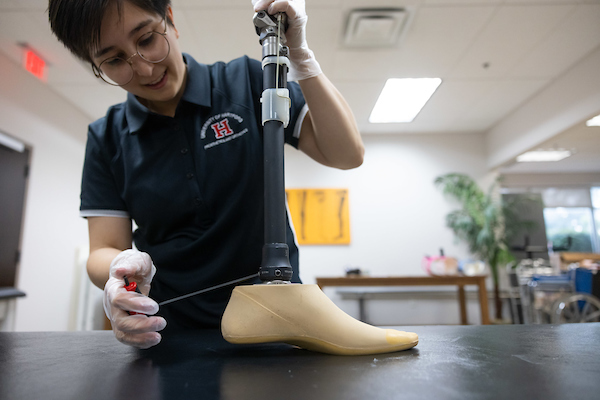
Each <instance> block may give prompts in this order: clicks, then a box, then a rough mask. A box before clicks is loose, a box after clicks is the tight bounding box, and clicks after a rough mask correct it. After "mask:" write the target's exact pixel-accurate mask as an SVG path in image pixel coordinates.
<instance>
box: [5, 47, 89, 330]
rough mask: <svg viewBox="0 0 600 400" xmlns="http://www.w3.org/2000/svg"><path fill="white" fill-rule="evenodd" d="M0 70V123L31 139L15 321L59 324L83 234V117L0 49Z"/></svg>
mask: <svg viewBox="0 0 600 400" xmlns="http://www.w3.org/2000/svg"><path fill="white" fill-rule="evenodd" d="M0 71H1V72H2V79H0V130H2V131H4V132H6V133H8V134H10V135H12V136H14V137H16V138H17V139H19V140H21V141H23V142H25V143H26V144H27V145H29V146H31V147H32V159H31V169H30V176H29V185H28V192H27V199H26V204H25V221H24V228H23V229H24V230H23V242H22V257H21V264H20V268H19V271H18V278H17V279H18V280H17V287H18V288H19V289H21V290H22V291H24V292H25V293H27V297H25V298H21V299H18V300H17V307H16V321H15V329H16V330H18V331H53V330H59V331H60V330H66V329H67V327H68V319H69V309H70V307H71V302H72V301H73V290H72V288H73V285H74V282H73V276H74V268H75V256H76V248H77V247H78V246H80V245H85V244H87V241H88V239H87V225H86V224H85V221H84V220H83V219H81V218H79V215H78V209H79V188H80V180H81V169H82V166H83V156H84V147H85V134H86V132H87V124H88V123H89V122H90V121H89V119H88V118H87V117H85V116H84V115H83V114H82V113H81V112H79V111H77V110H76V109H74V108H73V107H72V106H71V105H70V104H69V103H67V102H66V101H65V100H64V99H62V98H61V97H59V96H57V95H55V94H54V93H53V92H52V91H50V90H49V89H48V88H47V87H46V86H45V85H44V84H43V83H41V82H39V81H38V80H37V79H36V78H34V77H33V76H31V75H29V74H28V73H27V72H25V71H23V70H21V69H20V68H19V67H18V66H16V65H14V64H13V63H12V61H10V60H8V59H7V58H6V57H4V56H3V55H1V54H0Z"/></svg>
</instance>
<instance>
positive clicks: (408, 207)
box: [285, 135, 487, 283]
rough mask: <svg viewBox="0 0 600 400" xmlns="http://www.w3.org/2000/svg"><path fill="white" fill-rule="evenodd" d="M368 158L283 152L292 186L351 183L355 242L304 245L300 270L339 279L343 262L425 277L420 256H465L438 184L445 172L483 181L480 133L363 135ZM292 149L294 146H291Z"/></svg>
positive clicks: (307, 275) (374, 271) (309, 278)
mask: <svg viewBox="0 0 600 400" xmlns="http://www.w3.org/2000/svg"><path fill="white" fill-rule="evenodd" d="M363 139H364V142H365V147H366V153H365V161H364V163H363V165H362V166H361V167H359V168H357V169H354V170H349V171H340V170H336V169H332V168H327V167H324V166H321V165H320V164H317V163H315V162H314V161H312V160H310V159H309V158H308V157H306V156H305V155H304V154H303V153H301V152H299V151H296V150H294V149H286V155H285V156H286V186H287V187H288V188H348V189H349V191H350V200H349V202H350V229H351V244H350V245H348V246H301V249H300V270H301V272H300V275H301V278H302V279H303V281H304V282H305V283H314V282H315V277H316V276H340V275H342V274H343V273H344V267H346V266H353V267H360V268H361V269H364V270H368V271H369V272H370V273H371V275H424V274H425V272H424V271H423V270H422V269H421V259H422V257H423V256H424V255H436V254H438V251H439V249H440V248H444V251H445V253H446V255H453V256H456V257H459V258H463V257H466V256H467V255H468V254H467V252H466V249H465V247H464V246H462V245H460V244H456V243H455V241H454V236H453V234H452V232H451V231H450V230H449V229H448V228H446V227H445V216H446V214H447V213H448V212H449V211H451V210H452V209H453V208H454V206H455V204H451V203H450V202H449V201H448V200H447V199H446V198H445V197H444V196H443V195H442V193H441V191H440V190H439V189H437V188H436V187H435V186H434V184H433V181H434V179H435V178H436V177H437V176H439V175H442V174H445V173H448V172H463V173H467V174H469V175H471V176H472V177H473V178H474V179H476V180H478V181H481V180H483V179H485V178H486V176H487V169H486V166H485V162H486V160H485V155H484V152H485V143H484V140H483V138H482V137H481V136H478V135H382V136H375V135H365V136H364V137H363ZM288 147H289V146H288Z"/></svg>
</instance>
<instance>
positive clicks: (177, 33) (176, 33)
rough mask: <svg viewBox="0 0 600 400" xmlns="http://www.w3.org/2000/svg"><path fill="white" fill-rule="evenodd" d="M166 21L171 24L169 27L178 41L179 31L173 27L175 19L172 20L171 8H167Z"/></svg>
mask: <svg viewBox="0 0 600 400" xmlns="http://www.w3.org/2000/svg"><path fill="white" fill-rule="evenodd" d="M167 19H168V20H169V22H170V23H171V27H172V28H173V30H174V31H175V37H176V38H177V39H179V31H178V30H177V28H176V27H175V19H174V18H173V8H172V7H171V6H168V7H167Z"/></svg>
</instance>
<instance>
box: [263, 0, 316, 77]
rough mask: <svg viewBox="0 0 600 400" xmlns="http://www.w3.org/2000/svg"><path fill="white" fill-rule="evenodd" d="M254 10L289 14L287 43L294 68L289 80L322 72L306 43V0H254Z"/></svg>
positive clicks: (286, 33)
mask: <svg viewBox="0 0 600 400" xmlns="http://www.w3.org/2000/svg"><path fill="white" fill-rule="evenodd" d="M252 5H253V6H254V11H255V12H258V11H261V10H267V12H268V13H269V14H270V15H275V14H277V13H279V12H283V13H286V14H287V17H288V25H289V26H288V29H287V31H286V32H285V37H286V45H287V46H288V47H289V49H290V56H289V59H290V64H291V65H292V68H291V70H290V74H289V76H288V79H289V80H292V81H293V80H297V81H301V80H303V79H308V78H312V77H313V76H317V75H319V74H321V73H322V71H321V66H320V65H319V63H318V62H317V60H316V59H315V55H314V53H313V52H312V51H311V50H310V49H309V48H308V44H307V43H306V22H307V21H308V16H307V15H306V11H305V5H304V0H252Z"/></svg>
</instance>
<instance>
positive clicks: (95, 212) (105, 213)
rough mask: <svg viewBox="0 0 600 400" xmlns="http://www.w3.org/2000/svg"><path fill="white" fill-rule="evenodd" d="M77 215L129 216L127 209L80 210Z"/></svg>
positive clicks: (85, 216) (86, 216)
mask: <svg viewBox="0 0 600 400" xmlns="http://www.w3.org/2000/svg"><path fill="white" fill-rule="evenodd" d="M79 216H80V217H83V218H88V217H118V218H131V217H130V216H129V213H128V212H127V211H120V210H81V211H79Z"/></svg>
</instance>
